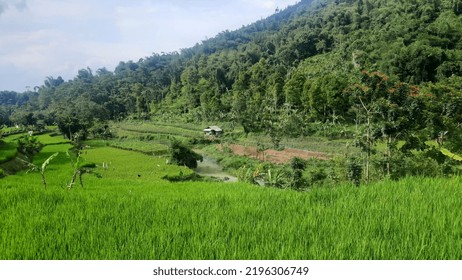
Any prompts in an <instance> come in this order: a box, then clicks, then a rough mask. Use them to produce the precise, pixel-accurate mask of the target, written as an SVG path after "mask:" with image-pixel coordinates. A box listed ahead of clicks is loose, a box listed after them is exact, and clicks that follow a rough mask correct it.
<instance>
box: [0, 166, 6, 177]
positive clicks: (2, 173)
mask: <svg viewBox="0 0 462 280" xmlns="http://www.w3.org/2000/svg"><path fill="white" fill-rule="evenodd" d="M5 176H6V175H5V171H3V169H1V168H0V179H1V178H3V177H5Z"/></svg>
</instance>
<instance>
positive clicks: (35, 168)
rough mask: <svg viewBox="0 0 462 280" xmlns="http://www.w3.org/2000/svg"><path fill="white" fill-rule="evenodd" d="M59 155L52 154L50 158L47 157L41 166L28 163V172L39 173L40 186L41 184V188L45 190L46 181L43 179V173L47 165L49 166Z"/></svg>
mask: <svg viewBox="0 0 462 280" xmlns="http://www.w3.org/2000/svg"><path fill="white" fill-rule="evenodd" d="M58 154H59V153H54V154H52V155H51V156H50V157H48V158H47V159H46V160H45V161H44V162H43V163H42V165H41V166H37V165H35V164H32V163H28V165H29V167H30V169H29V171H32V172H33V171H38V172H40V176H41V177H42V184H43V188H44V189H46V188H47V181H46V178H45V171H46V169H47V167H48V165H50V163H51V161H52V160H53V159H54V158H56V157H57V156H58Z"/></svg>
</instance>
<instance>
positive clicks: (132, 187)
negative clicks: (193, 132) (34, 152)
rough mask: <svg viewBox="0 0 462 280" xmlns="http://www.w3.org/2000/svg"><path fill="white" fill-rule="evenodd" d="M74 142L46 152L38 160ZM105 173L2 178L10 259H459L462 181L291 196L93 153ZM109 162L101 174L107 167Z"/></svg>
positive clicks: (63, 161)
mask: <svg viewBox="0 0 462 280" xmlns="http://www.w3.org/2000/svg"><path fill="white" fill-rule="evenodd" d="M67 148H69V146H66V145H64V144H63V145H51V146H47V147H45V149H44V150H43V152H42V153H40V155H41V156H40V157H37V163H40V162H41V161H42V160H43V159H44V158H46V157H47V156H48V155H49V154H50V153H53V152H55V151H58V150H61V151H62V150H66V149H67ZM84 158H85V160H87V161H89V162H94V163H96V164H97V165H98V166H99V167H98V168H97V171H98V172H100V173H101V174H102V178H100V179H99V178H96V177H93V176H88V177H85V178H84V179H85V186H86V188H85V189H82V188H81V187H77V186H76V187H75V188H74V189H72V190H71V191H66V190H64V189H62V188H61V187H60V186H61V185H62V184H63V183H65V182H66V181H68V180H69V179H70V176H71V173H72V168H71V167H70V164H69V161H68V159H67V158H66V157H65V156H64V154H62V153H61V154H60V156H59V157H58V158H57V159H56V161H53V162H52V164H50V166H49V170H48V171H47V174H46V175H47V178H48V180H49V184H48V185H49V187H48V189H47V190H44V189H43V188H42V187H41V184H40V177H39V175H37V174H18V175H17V176H9V177H7V178H4V179H2V180H1V181H0V182H1V187H0V229H1V230H0V259H461V258H462V238H461V237H462V217H461V215H460V209H461V208H462V184H461V181H460V178H453V179H420V178H409V179H406V180H403V181H400V182H383V183H378V184H375V185H371V186H367V187H362V188H355V187H352V186H347V185H345V186H338V187H336V188H324V189H314V190H312V191H309V192H303V193H298V192H293V191H287V190H277V189H271V188H262V187H254V186H250V185H246V184H240V183H235V184H229V183H227V184H224V183H205V182H183V183H170V182H168V181H165V180H163V179H162V177H163V176H165V175H177V174H181V173H187V172H190V171H189V170H188V169H185V168H182V167H176V166H170V165H166V164H165V159H162V158H156V157H149V156H146V155H143V154H140V153H135V152H130V151H123V150H118V149H114V148H111V147H103V146H95V147H93V146H92V148H90V149H89V150H87V151H86V153H84ZM103 162H105V163H107V164H108V165H109V167H108V168H107V169H103V168H102V167H101V166H102V163H103Z"/></svg>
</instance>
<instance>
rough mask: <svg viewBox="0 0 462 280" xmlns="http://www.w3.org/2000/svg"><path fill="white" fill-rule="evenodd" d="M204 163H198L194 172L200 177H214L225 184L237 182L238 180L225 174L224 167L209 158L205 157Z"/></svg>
mask: <svg viewBox="0 0 462 280" xmlns="http://www.w3.org/2000/svg"><path fill="white" fill-rule="evenodd" d="M203 158H204V160H203V161H202V162H198V163H197V168H196V169H194V171H195V172H196V173H197V174H199V175H200V176H205V177H212V178H217V179H220V180H223V181H225V182H237V178H236V177H234V176H232V175H230V174H228V173H226V172H223V167H222V166H221V165H220V164H218V162H217V161H216V160H214V159H212V158H209V157H205V156H204V157H203Z"/></svg>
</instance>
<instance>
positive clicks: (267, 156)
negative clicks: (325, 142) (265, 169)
mask: <svg viewBox="0 0 462 280" xmlns="http://www.w3.org/2000/svg"><path fill="white" fill-rule="evenodd" d="M228 148H230V149H231V150H232V152H233V153H234V154H235V155H239V156H246V157H250V158H255V159H259V160H263V161H269V162H273V163H287V162H289V161H290V160H291V159H292V158H294V157H299V158H303V159H310V158H317V159H321V160H329V159H330V158H329V157H328V156H327V155H326V154H325V153H321V152H311V151H305V150H299V149H289V148H286V149H284V150H282V151H276V150H271V149H268V150H265V151H264V152H257V148H256V147H247V146H242V145H236V144H230V145H229V146H228ZM218 149H219V150H221V151H223V146H222V145H218Z"/></svg>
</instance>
